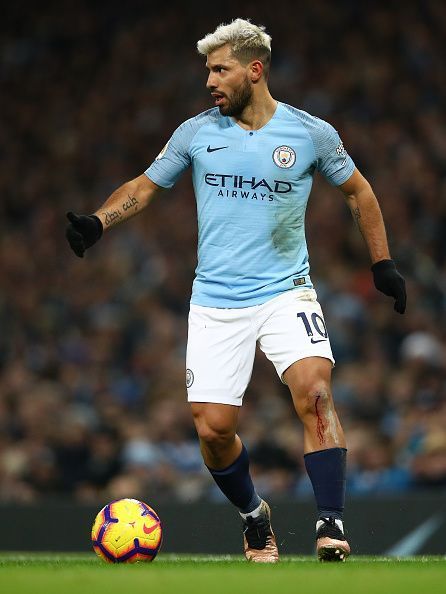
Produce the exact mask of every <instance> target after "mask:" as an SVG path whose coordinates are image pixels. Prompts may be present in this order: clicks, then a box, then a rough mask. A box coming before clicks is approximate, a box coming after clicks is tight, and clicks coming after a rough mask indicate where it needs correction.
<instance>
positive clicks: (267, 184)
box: [145, 103, 355, 308]
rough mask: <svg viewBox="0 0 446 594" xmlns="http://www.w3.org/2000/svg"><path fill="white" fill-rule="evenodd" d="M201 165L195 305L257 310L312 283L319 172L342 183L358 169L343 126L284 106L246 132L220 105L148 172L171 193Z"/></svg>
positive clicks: (184, 131)
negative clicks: (310, 244) (308, 219)
mask: <svg viewBox="0 0 446 594" xmlns="http://www.w3.org/2000/svg"><path fill="white" fill-rule="evenodd" d="M188 167H192V177H193V184H194V189H195V196H196V200H197V212H198V266H197V269H196V277H195V280H194V283H193V289H192V298H191V302H192V303H195V304H196V305H203V306H207V307H229V308H232V307H249V306H252V305H258V304H261V303H264V302H265V301H267V300H268V299H271V298H273V297H276V296H277V295H279V294H280V293H283V292H284V291H288V290H290V289H295V288H301V287H308V288H311V287H312V283H311V279H310V276H309V270H310V266H309V262H308V250H307V243H306V239H305V210H306V207H307V202H308V196H309V194H310V190H311V185H312V182H313V174H314V172H315V170H319V171H320V172H321V173H322V174H323V175H324V176H325V177H326V178H327V180H328V181H329V182H330V183H331V184H333V185H340V184H342V183H344V182H345V181H347V180H348V179H349V177H350V176H351V175H352V173H353V171H354V168H355V166H354V163H353V161H352V159H351V158H350V157H349V155H348V154H347V153H346V151H345V149H344V147H343V145H342V142H341V140H340V138H339V135H338V133H337V132H336V130H335V129H334V128H333V127H332V126H331V125H330V124H328V123H327V122H324V121H323V120H320V119H319V118H316V117H313V116H311V115H309V114H308V113H306V112H304V111H300V110H298V109H295V108H294V107H290V106H289V105H286V104H284V103H278V106H277V109H276V112H275V114H274V115H273V117H272V118H271V119H270V120H269V122H268V123H267V124H266V125H265V126H264V127H263V128H261V129H260V130H244V129H243V128H241V127H240V126H239V125H238V124H236V123H235V122H234V120H233V119H232V118H230V117H227V116H222V115H221V114H220V111H219V109H218V108H214V109H210V110H208V111H205V112H203V113H201V114H199V115H198V116H196V117H194V118H191V119H190V120H187V121H186V122H184V123H183V124H182V125H181V126H180V127H179V128H177V130H176V131H175V132H174V134H173V135H172V137H171V139H170V140H169V142H168V143H167V145H166V146H165V147H164V149H163V150H162V151H161V153H160V155H159V156H158V157H157V159H156V160H155V161H154V162H153V163H152V165H151V166H150V167H149V168H148V169H147V171H146V172H145V173H146V175H147V176H148V177H149V178H150V179H151V180H152V181H153V182H154V183H155V184H157V185H158V186H161V187H163V188H170V187H172V186H173V185H174V183H175V182H176V180H177V179H178V177H179V176H180V175H181V173H182V172H183V171H184V170H185V169H187V168H188Z"/></svg>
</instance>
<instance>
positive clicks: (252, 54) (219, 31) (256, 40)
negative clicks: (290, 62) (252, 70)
mask: <svg viewBox="0 0 446 594" xmlns="http://www.w3.org/2000/svg"><path fill="white" fill-rule="evenodd" d="M226 44H228V45H229V47H230V48H231V50H232V54H233V55H234V57H235V58H237V60H239V61H240V62H242V63H245V64H247V63H248V62H250V61H252V60H260V61H261V62H262V63H263V66H264V71H265V76H267V75H268V72H269V65H270V63H271V36H270V35H268V33H266V32H265V27H264V26H263V25H254V24H253V23H251V22H250V21H246V20H244V19H235V20H234V21H232V23H230V24H229V25H225V24H221V25H219V26H218V27H217V28H216V29H215V31H214V32H213V33H208V34H207V35H206V36H205V37H203V39H200V41H198V42H197V49H198V52H199V53H200V54H202V55H203V56H208V55H209V54H210V53H211V52H213V51H214V50H216V49H218V48H220V47H222V46H223V45H226Z"/></svg>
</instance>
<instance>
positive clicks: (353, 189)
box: [338, 168, 371, 201]
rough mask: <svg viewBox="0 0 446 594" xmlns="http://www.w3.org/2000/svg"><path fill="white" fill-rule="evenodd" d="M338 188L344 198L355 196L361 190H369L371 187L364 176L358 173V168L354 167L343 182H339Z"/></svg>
mask: <svg viewBox="0 0 446 594" xmlns="http://www.w3.org/2000/svg"><path fill="white" fill-rule="evenodd" d="M338 187H339V189H340V190H341V192H342V193H343V194H344V196H345V199H346V200H347V201H348V200H349V199H354V198H356V197H357V196H358V195H359V194H360V193H361V192H364V191H371V187H370V184H369V182H368V181H367V180H366V178H365V177H364V176H363V175H362V173H360V171H359V170H358V169H356V168H355V169H354V171H353V173H352V175H351V176H350V177H349V178H348V180H347V181H345V182H344V183H343V184H340V185H339V186H338Z"/></svg>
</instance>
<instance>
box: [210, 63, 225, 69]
mask: <svg viewBox="0 0 446 594" xmlns="http://www.w3.org/2000/svg"><path fill="white" fill-rule="evenodd" d="M206 68H207V69H208V70H212V68H227V66H225V65H224V64H208V63H207V62H206Z"/></svg>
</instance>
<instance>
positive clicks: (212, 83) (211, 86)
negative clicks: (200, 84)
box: [206, 72, 217, 89]
mask: <svg viewBox="0 0 446 594" xmlns="http://www.w3.org/2000/svg"><path fill="white" fill-rule="evenodd" d="M206 88H207V89H215V88H217V85H216V84H215V79H214V73H213V72H209V76H208V80H207V83H206Z"/></svg>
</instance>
